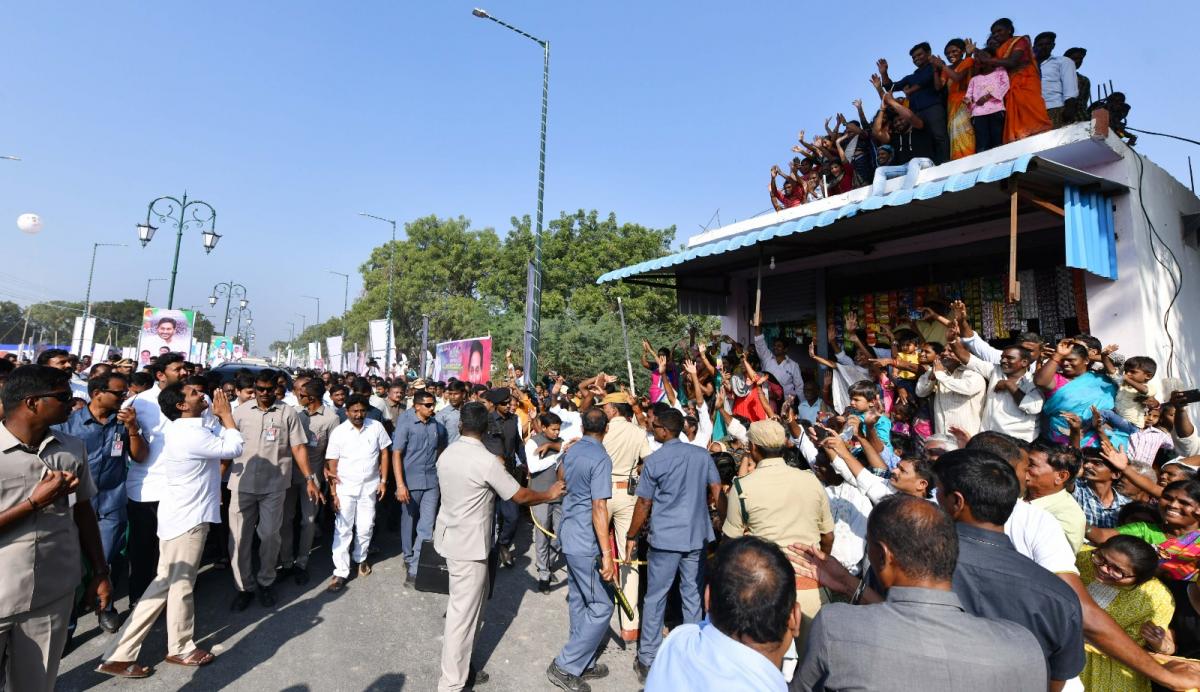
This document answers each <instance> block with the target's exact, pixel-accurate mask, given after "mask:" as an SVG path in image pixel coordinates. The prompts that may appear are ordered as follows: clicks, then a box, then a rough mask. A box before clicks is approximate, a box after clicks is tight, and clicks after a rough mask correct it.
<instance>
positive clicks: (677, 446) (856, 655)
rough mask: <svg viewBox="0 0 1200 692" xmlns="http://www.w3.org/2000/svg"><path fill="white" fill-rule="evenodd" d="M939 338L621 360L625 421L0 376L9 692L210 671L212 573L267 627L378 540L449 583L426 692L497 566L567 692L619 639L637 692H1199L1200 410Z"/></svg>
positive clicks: (1122, 377)
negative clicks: (79, 647) (553, 650)
mask: <svg viewBox="0 0 1200 692" xmlns="http://www.w3.org/2000/svg"><path fill="white" fill-rule="evenodd" d="M938 307H940V306H938ZM944 312H945V313H946V314H939V312H938V311H937V310H934V309H933V308H932V307H928V306H927V307H925V308H924V309H923V311H922V315H923V317H922V319H920V320H915V321H909V322H906V323H903V324H896V325H892V327H891V328H889V329H887V330H884V332H883V334H882V335H881V337H880V338H879V339H878V340H877V343H875V344H874V345H872V346H868V345H867V343H866V341H867V339H866V334H865V332H864V331H861V330H859V329H858V324H857V321H856V319H855V316H854V315H853V314H851V315H848V316H847V319H846V324H845V330H844V331H843V332H836V333H835V331H834V330H833V329H832V328H831V329H830V330H829V332H828V333H829V335H830V343H829V344H827V345H825V346H823V347H822V348H821V349H820V351H822V352H823V353H824V355H821V354H819V353H818V348H817V345H816V344H815V343H810V344H808V345H807V347H808V355H809V356H810V358H809V359H805V358H803V357H801V361H802V362H803V367H802V365H801V362H798V361H797V360H796V359H795V358H793V357H792V354H796V355H800V356H802V354H803V348H799V349H798V350H796V351H792V350H790V349H792V348H793V346H794V345H793V344H791V343H789V342H788V341H787V340H786V339H783V338H778V339H773V340H772V341H771V342H770V343H768V341H767V339H766V337H764V335H763V330H762V328H761V325H755V326H753V328H752V331H753V333H754V337H753V340H752V342H751V343H747V344H742V343H739V342H738V341H737V340H736V339H734V338H732V337H730V336H719V337H714V338H713V339H712V340H711V341H709V342H705V341H703V340H700V341H698V340H697V335H696V334H695V333H693V334H692V335H691V337H690V339H688V338H685V339H683V340H681V341H680V342H679V343H678V344H674V345H671V346H663V347H661V348H658V349H655V348H654V346H653V345H652V344H651V343H650V342H648V341H643V343H642V355H641V365H642V367H643V368H644V369H645V370H646V374H647V375H649V377H648V378H646V379H648V381H649V386H648V387H647V388H645V390H644V391H640V392H639V391H637V390H638V389H640V387H637V386H635V383H630V382H623V381H621V379H620V378H618V377H616V376H613V375H610V374H608V373H604V372H600V373H596V374H595V375H593V376H590V377H585V378H582V379H579V378H573V379H571V380H570V381H568V379H567V378H566V377H564V376H561V375H557V374H553V373H551V374H550V375H548V376H545V377H543V378H542V379H541V380H540V381H536V382H530V381H529V378H528V377H526V375H525V373H523V372H521V371H520V369H519V368H517V367H515V366H513V365H512V362H511V358H506V359H505V361H506V364H507V367H506V368H502V369H501V371H500V372H498V373H497V374H496V375H495V377H493V379H492V381H491V382H489V383H487V384H468V383H465V382H461V381H457V380H450V381H448V382H434V381H429V380H425V379H420V378H416V377H414V376H412V375H411V374H408V375H406V374H395V375H394V376H389V377H385V376H384V373H380V372H378V370H377V368H376V369H372V371H371V372H369V373H364V374H359V373H354V372H345V373H331V372H315V371H304V370H302V371H298V372H295V373H289V372H286V371H283V370H273V369H269V368H261V367H260V368H255V369H242V370H238V371H236V372H235V373H234V375H233V376H232V377H231V378H230V376H229V375H228V374H224V372H223V370H224V369H222V370H219V371H206V370H205V368H203V367H200V366H195V365H193V364H191V363H187V362H186V361H185V360H184V359H183V357H182V356H180V355H178V354H165V355H162V356H160V357H158V358H155V359H154V360H153V361H152V362H151V363H150V365H149V366H148V367H146V368H145V369H143V370H141V371H134V364H133V363H132V362H131V361H121V360H113V361H111V362H104V363H95V364H90V363H88V362H86V361H84V362H80V361H79V360H78V359H77V358H75V357H74V356H72V355H71V354H69V353H66V352H64V351H59V350H48V351H45V352H43V353H41V354H40V355H39V356H38V358H37V362H36V363H31V364H25V365H21V364H18V363H15V362H14V360H13V359H7V358H6V359H0V378H2V383H0V387H2V389H0V403H2V405H3V410H2V412H0V413H2V416H3V430H0V443H2V444H0V480H2V486H0V490H2V493H0V555H2V556H3V558H4V564H5V568H6V578H4V579H0V609H2V610H0V658H2V659H4V664H3V665H4V670H5V679H6V681H7V689H11V690H37V689H53V686H54V680H55V677H56V675H57V668H58V661H59V658H60V657H61V655H62V652H63V650H64V648H65V647H67V646H68V645H69V641H70V638H71V636H72V632H73V631H74V628H75V625H76V622H77V621H78V619H79V618H81V617H84V615H85V613H93V612H94V613H95V616H96V617H97V619H98V622H99V626H100V627H101V628H102V629H103V630H105V631H106V632H108V633H110V635H111V636H110V639H109V641H108V643H107V646H106V647H105V651H104V654H103V656H102V657H101V660H100V661H98V662H97V670H98V671H99V672H101V673H105V674H108V675H112V676H118V677H127V678H139V677H146V676H148V675H150V674H151V673H152V672H153V669H152V667H151V666H148V665H145V664H143V663H142V662H139V660H138V658H139V654H140V649H141V645H142V643H143V642H144V641H145V639H146V637H147V636H148V635H149V633H150V632H151V628H152V626H153V625H154V623H155V622H156V620H158V619H159V617H160V615H161V614H162V613H164V612H165V614H166V623H167V628H166V631H167V640H168V641H167V654H168V655H167V658H166V661H167V662H169V663H173V664H177V665H183V666H204V665H209V664H212V663H213V662H214V660H215V658H216V657H215V656H214V655H213V653H211V652H209V651H206V650H204V649H202V648H200V647H199V646H198V645H197V643H196V641H195V640H194V636H193V635H194V620H195V609H194V607H193V589H194V586H195V582H196V575H197V572H198V570H199V568H200V567H201V565H203V564H209V563H211V564H212V565H213V566H214V567H215V568H217V569H225V570H227V571H228V572H229V573H230V575H231V582H232V583H231V587H232V588H231V589H230V592H229V597H230V607H231V608H232V610H234V611H243V610H246V609H247V608H250V607H251V606H252V605H253V604H255V603H257V604H258V605H257V607H260V608H265V609H271V608H273V607H274V606H275V594H274V590H275V588H276V584H277V583H278V582H279V580H281V579H284V578H287V579H291V580H292V581H294V582H295V583H296V584H298V585H305V584H308V583H309V581H310V571H309V558H310V555H311V554H313V553H314V550H315V548H314V546H316V545H317V542H316V540H315V539H316V536H317V534H318V532H320V533H321V534H322V535H327V536H329V537H330V540H329V541H328V542H327V543H326V544H325V545H328V546H329V547H328V548H327V549H328V550H330V552H331V558H332V563H333V571H332V574H330V575H328V579H329V581H328V583H327V584H326V586H325V588H326V589H328V590H329V591H332V592H341V591H344V590H347V589H350V590H351V591H353V583H352V582H351V578H352V573H355V574H356V575H357V577H358V578H364V577H368V576H369V575H370V574H371V572H372V554H373V551H372V548H371V542H372V535H373V532H374V531H375V530H376V527H377V525H380V524H386V525H387V526H389V527H391V528H393V529H397V530H399V531H400V534H401V542H402V556H401V558H400V559H402V560H403V561H404V564H405V567H406V569H405V574H406V577H405V582H404V586H405V587H406V588H416V585H417V582H418V581H419V575H420V574H421V571H422V569H423V568H426V567H428V565H429V564H430V563H431V561H430V560H428V559H425V560H423V559H422V553H423V551H428V550H433V551H435V552H436V553H437V555H438V556H440V558H442V559H444V561H445V571H446V574H447V578H448V583H449V586H448V590H449V595H450V598H449V601H448V606H447V612H446V618H445V623H444V626H443V627H444V639H443V651H442V660H441V679H440V681H439V685H438V688H439V689H441V690H458V689H469V688H472V687H474V686H480V685H483V684H484V683H486V681H487V677H488V676H487V673H486V672H485V671H483V670H476V669H475V668H473V667H472V656H471V654H472V650H473V646H474V639H475V635H476V632H477V631H478V627H479V623H480V618H481V614H482V611H483V608H484V607H485V601H486V598H487V594H488V591H489V588H490V586H489V584H490V583H491V580H492V577H494V571H495V570H497V569H504V568H511V567H512V566H513V565H514V564H515V556H516V554H517V553H518V552H519V551H520V550H521V548H520V546H519V545H518V542H517V540H516V539H517V536H518V532H519V531H521V530H524V531H532V532H533V537H534V540H533V541H532V544H533V545H532V552H533V555H532V561H533V563H534V566H535V569H536V572H537V586H536V589H537V590H538V591H539V592H542V593H550V592H552V589H553V588H554V587H553V584H554V583H555V582H557V581H558V580H559V578H560V576H562V575H564V574H565V580H566V582H567V593H568V597H567V608H568V611H569V616H570V621H571V625H570V629H569V632H567V633H565V634H566V643H565V644H564V646H563V648H562V649H561V651H559V652H558V654H557V655H556V656H555V657H554V658H553V660H551V661H550V662H549V664H548V667H547V670H546V675H547V678H548V679H549V680H550V682H552V683H554V684H555V685H557V686H558V687H560V688H562V689H566V690H575V691H578V690H588V689H591V684H592V682H593V681H594V680H596V679H599V678H603V677H605V676H606V675H607V674H608V672H609V670H608V666H607V665H606V664H605V663H604V662H603V661H600V660H599V659H600V657H601V655H602V653H603V651H604V649H605V641H606V639H607V637H608V636H610V633H611V632H612V631H613V630H614V629H615V631H616V635H617V636H619V637H621V638H622V639H624V640H625V641H627V642H630V643H635V642H636V644H634V645H635V646H636V651H637V657H636V659H635V661H634V664H633V666H634V672H635V673H636V675H637V677H638V679H639V681H641V682H643V683H644V684H645V687H646V689H647V690H676V689H735V690H737V689H745V690H768V689H776V690H784V689H799V690H822V689H884V688H895V687H900V686H902V685H911V686H913V687H914V688H918V689H928V690H962V689H978V690H1018V689H1019V690H1033V689H1051V690H1059V689H1087V690H1095V691H1100V692H1102V691H1109V690H1112V691H1116V690H1136V689H1147V690H1148V689H1151V685H1152V684H1154V685H1161V686H1163V687H1165V688H1170V689H1186V688H1189V687H1193V686H1197V684H1200V669H1198V668H1195V667H1193V666H1192V665H1191V664H1189V663H1188V662H1186V661H1183V660H1179V659H1180V658H1183V659H1187V658H1197V657H1200V613H1198V611H1197V608H1196V604H1197V603H1200V591H1197V589H1196V582H1197V575H1198V574H1200V570H1198V561H1200V549H1198V548H1197V545H1198V539H1200V480H1198V479H1197V478H1196V474H1197V471H1198V470H1200V433H1197V431H1196V429H1195V426H1194V425H1193V423H1192V421H1191V417H1190V414H1189V411H1188V408H1189V406H1190V405H1192V404H1194V403H1195V402H1197V401H1200V394H1198V393H1197V392H1196V390H1189V389H1187V387H1186V386H1185V385H1184V383H1181V382H1179V381H1177V380H1175V379H1172V378H1167V377H1164V376H1163V373H1162V372H1160V371H1159V367H1158V363H1156V361H1155V360H1154V358H1153V357H1151V356H1148V355H1145V354H1135V355H1127V354H1122V353H1121V352H1120V349H1119V347H1118V346H1116V345H1107V346H1106V345H1103V344H1101V343H1100V342H1099V341H1097V340H1096V339H1095V338H1094V337H1092V336H1090V335H1087V334H1080V335H1077V336H1075V337H1073V338H1070V339H1065V340H1062V341H1058V342H1057V343H1045V342H1044V341H1043V339H1042V338H1041V337H1040V336H1039V335H1037V334H1033V333H1024V334H1020V335H1019V336H1017V337H1016V338H1015V339H1014V340H1012V342H1011V343H1007V344H1002V345H1001V346H1000V347H997V346H994V345H993V344H991V343H989V342H988V341H985V340H984V339H983V338H982V337H981V336H980V335H979V334H977V333H976V332H975V331H974V329H973V328H972V325H971V323H970V320H969V318H968V315H969V314H970V312H969V310H968V306H967V305H965V304H964V303H963V302H961V301H955V302H954V303H952V304H950V305H947V306H945V310H944ZM837 333H840V334H844V336H845V338H844V339H843V340H841V341H839V340H837V337H836V336H835V334H837ZM522 506H526V507H528V508H529V512H528V515H526V514H525V513H524V512H523V511H522V509H521V508H522ZM526 516H528V517H529V522H528V524H526V522H525V517H526ZM425 557H426V558H429V555H426V556H425ZM255 563H257V569H255ZM423 566H424V567H423ZM114 582H116V584H117V586H118V588H121V589H124V590H125V592H127V594H128V597H129V608H128V611H127V612H125V613H120V612H118V610H117V609H116V608H115V606H114V603H115V602H116V600H117V599H116V591H115V590H114V586H113V585H114ZM643 582H644V584H643ZM81 585H82V586H83V588H79V587H80V586H81ZM618 605H619V606H620V607H619V608H618V607H617V606H618ZM438 626H439V625H438V624H436V623H430V627H434V628H436V627H438ZM668 629H669V630H670V635H669V636H665V632H666V631H667V630H668ZM1085 642H1086V644H1087V646H1086V647H1085ZM864 645H865V647H864Z"/></svg>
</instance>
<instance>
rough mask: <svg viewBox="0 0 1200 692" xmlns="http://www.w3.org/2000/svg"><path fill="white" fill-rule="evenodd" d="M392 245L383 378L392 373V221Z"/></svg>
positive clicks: (389, 261) (393, 226)
mask: <svg viewBox="0 0 1200 692" xmlns="http://www.w3.org/2000/svg"><path fill="white" fill-rule="evenodd" d="M391 223H392V243H391V245H388V293H387V342H386V343H387V346H386V347H385V348H386V349H387V350H386V351H384V353H383V377H384V379H387V378H389V377H391V372H392V274H393V273H394V272H393V267H395V265H396V222H395V221H392V222H391Z"/></svg>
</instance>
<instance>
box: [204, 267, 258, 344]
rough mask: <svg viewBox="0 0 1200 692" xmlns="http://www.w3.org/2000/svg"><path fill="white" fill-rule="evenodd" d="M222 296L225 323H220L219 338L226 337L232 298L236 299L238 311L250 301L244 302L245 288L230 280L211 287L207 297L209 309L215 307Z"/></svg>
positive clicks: (243, 308)
mask: <svg viewBox="0 0 1200 692" xmlns="http://www.w3.org/2000/svg"><path fill="white" fill-rule="evenodd" d="M222 296H224V298H225V321H224V322H223V323H222V327H221V336H228V334H229V304H230V303H231V302H233V297H234V296H237V297H238V310H245V309H246V306H247V305H248V304H249V303H250V301H248V300H246V287H245V286H243V285H241V284H235V283H234V282H233V281H232V280H230V281H226V282H225V283H220V284H217V285H216V286H213V292H212V295H210V296H209V297H208V305H209V307H215V306H216V304H217V301H218V300H220V299H221V297H222Z"/></svg>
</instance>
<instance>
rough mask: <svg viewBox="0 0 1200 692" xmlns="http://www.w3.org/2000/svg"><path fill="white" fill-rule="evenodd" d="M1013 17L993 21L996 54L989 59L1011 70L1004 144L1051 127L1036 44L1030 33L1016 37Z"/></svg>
mask: <svg viewBox="0 0 1200 692" xmlns="http://www.w3.org/2000/svg"><path fill="white" fill-rule="evenodd" d="M1014 33H1015V29H1014V28H1013V23H1012V20H1011V19H1007V18H1002V19H997V20H996V21H995V22H994V23H993V24H992V34H991V38H990V39H989V40H988V45H989V47H993V45H994V51H995V52H994V54H993V55H994V57H992V58H989V59H988V60H989V61H990V62H991V64H993V65H995V66H996V67H1003V68H1004V69H1006V70H1008V81H1009V84H1010V86H1009V89H1008V94H1007V95H1006V96H1005V97H1004V109H1005V110H1006V111H1007V115H1006V116H1005V119H1004V143H1005V144H1008V143H1009V142H1015V141H1017V140H1018V139H1024V138H1026V137H1029V136H1031V135H1036V134H1038V133H1039V132H1046V131H1047V130H1049V129H1050V128H1051V125H1050V116H1049V115H1048V114H1047V113H1046V102H1045V101H1043V100H1042V77H1041V75H1040V74H1038V68H1037V65H1035V64H1034V62H1033V43H1032V42H1031V41H1030V40H1029V37H1028V36H1014V35H1013V34H1014Z"/></svg>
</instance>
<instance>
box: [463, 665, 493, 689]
mask: <svg viewBox="0 0 1200 692" xmlns="http://www.w3.org/2000/svg"><path fill="white" fill-rule="evenodd" d="M491 678H492V676H490V675H488V674H487V671H486V670H475V669H474V668H472V669H471V672H469V673H467V687H478V686H479V685H486V684H487V681H488V680H490V679H491Z"/></svg>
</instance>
